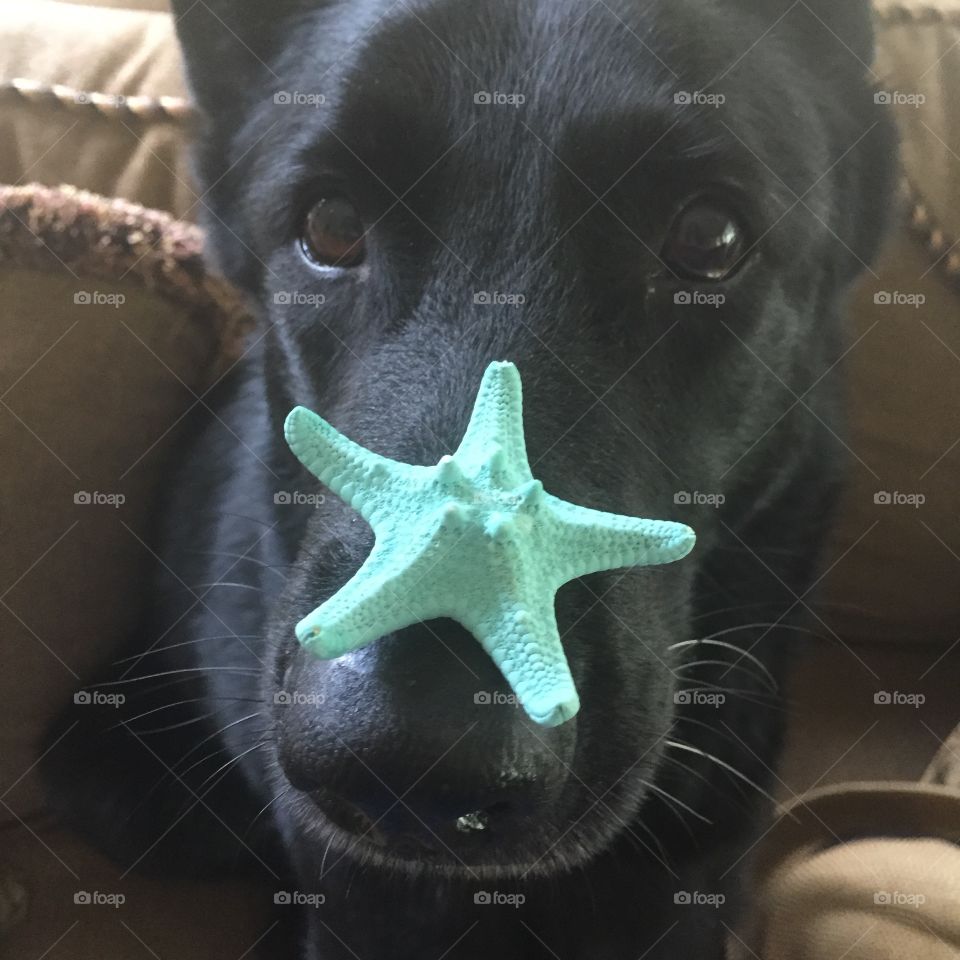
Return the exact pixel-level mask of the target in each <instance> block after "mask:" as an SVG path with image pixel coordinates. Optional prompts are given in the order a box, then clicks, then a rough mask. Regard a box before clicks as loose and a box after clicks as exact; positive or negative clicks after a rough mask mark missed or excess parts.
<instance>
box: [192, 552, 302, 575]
mask: <svg viewBox="0 0 960 960" xmlns="http://www.w3.org/2000/svg"><path fill="white" fill-rule="evenodd" d="M188 552H189V553H190V554H192V555H193V556H195V557H224V558H225V559H227V560H239V561H241V562H242V563H252V564H254V566H257V567H262V568H263V569H264V570H269V571H271V572H272V573H276V574H277V576H279V577H281V578H282V579H284V580H286V577H284V576H283V575H282V574H281V573H280V570H281V569H289V568H290V567H292V566H293V564H292V563H267V561H266V560H261V559H260V558H259V557H254V556H250V555H249V554H245V553H230V552H229V551H227V550H190V551H188Z"/></svg>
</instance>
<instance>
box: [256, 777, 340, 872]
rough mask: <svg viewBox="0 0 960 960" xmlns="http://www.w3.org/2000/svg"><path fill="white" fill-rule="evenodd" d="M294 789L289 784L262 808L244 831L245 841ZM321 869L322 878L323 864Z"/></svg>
mask: <svg viewBox="0 0 960 960" xmlns="http://www.w3.org/2000/svg"><path fill="white" fill-rule="evenodd" d="M292 789H293V787H292V786H291V785H290V784H287V785H286V786H285V787H284V788H283V789H282V790H281V791H280V792H279V793H278V794H276V796H274V797H273V798H272V799H270V800H268V801H267V802H266V803H265V804H264V805H263V806H262V807H261V808H260V810H259V811H258V812H257V813H256V814H255V815H254V817H253V819H252V820H251V821H250V823H249V824H248V826H247V829H246V830H244V832H243V838H242V839H243V840H246V839H247V837H249V836H250V831H251V830H252V829H253V827H254V824H255V823H256V822H257V821H258V820H259V819H260V818H261V817H262V816H263V815H264V814H265V813H266V812H267V811H268V810H269V809H270V808H271V807H272V806H273V805H274V804H275V803H276V802H277V801H278V800H280V799H281V798H283V797H285V796H286V795H287V794H288V793H289V792H290V791H291V790H292ZM331 840H332V837H331ZM320 868H321V870H320V872H321V876H322V875H323V863H322V862H321V864H320Z"/></svg>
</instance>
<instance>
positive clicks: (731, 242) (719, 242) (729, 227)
mask: <svg viewBox="0 0 960 960" xmlns="http://www.w3.org/2000/svg"><path fill="white" fill-rule="evenodd" d="M743 248H744V232H743V228H742V227H741V225H740V221H739V220H738V219H737V218H736V217H735V216H734V215H733V214H731V213H730V211H729V210H726V209H724V208H723V207H722V206H721V205H720V204H719V203H716V202H714V201H712V200H695V201H694V202H693V203H691V204H689V205H688V206H686V207H685V208H684V209H683V210H681V211H680V213H679V214H678V216H677V217H676V219H675V220H674V221H673V223H672V224H671V226H670V232H669V234H668V236H667V242H666V244H664V248H663V259H664V260H665V261H666V263H667V264H668V265H669V266H670V267H671V268H672V269H674V270H676V271H677V272H678V273H681V274H683V275H684V276H686V277H690V278H693V279H698V280H723V279H725V278H726V277H728V276H730V274H731V273H733V271H734V270H735V268H736V267H737V266H738V265H739V262H740V257H741V255H742V254H743Z"/></svg>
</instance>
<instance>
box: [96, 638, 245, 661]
mask: <svg viewBox="0 0 960 960" xmlns="http://www.w3.org/2000/svg"><path fill="white" fill-rule="evenodd" d="M208 640H263V635H262V634H259V633H224V634H214V635H211V636H207V637H195V638H194V639H193V640H184V641H182V642H181V643H171V644H168V645H167V646H165V647H151V648H150V649H149V650H144V651H143V653H136V654H134V655H133V656H132V657H123V658H122V659H120V660H114V661H113V663H112V664H111V666H114V667H118V666H120V665H121V664H124V663H132V662H133V661H134V660H142V659H143V658H144V657H150V656H153V655H154V654H156V653H166V652H167V651H168V650H177V649H179V648H180V647H190V646H193V645H194V644H197V643H204V642H205V641H208Z"/></svg>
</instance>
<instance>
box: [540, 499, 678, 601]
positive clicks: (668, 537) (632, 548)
mask: <svg viewBox="0 0 960 960" xmlns="http://www.w3.org/2000/svg"><path fill="white" fill-rule="evenodd" d="M543 505H544V507H545V508H546V511H547V516H548V517H549V521H548V525H547V531H546V542H547V549H549V550H551V551H552V553H553V555H554V556H555V557H556V571H557V576H558V577H560V578H562V579H560V583H558V586H559V585H560V584H563V583H566V582H567V581H568V580H573V579H574V578H575V577H582V576H585V575H586V574H588V573H597V572H598V571H600V570H614V569H616V568H617V567H633V566H649V565H652V564H658V563H671V562H672V561H674V560H680V559H682V558H683V557H685V556H686V555H687V554H688V553H689V552H690V551H691V550H692V549H693V545H694V543H695V541H696V536H695V534H694V532H693V530H691V529H690V527H688V526H686V525H685V524H682V523H674V522H672V521H670V520H643V519H641V518H639V517H626V516H622V515H620V514H616V513H606V512H604V511H602V510H592V509H590V508H589V507H578V506H576V505H575V504H572V503H567V502H566V501H565V500H560V499H559V498H557V497H554V496H551V495H550V494H546V495H545V497H544V504H543Z"/></svg>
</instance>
